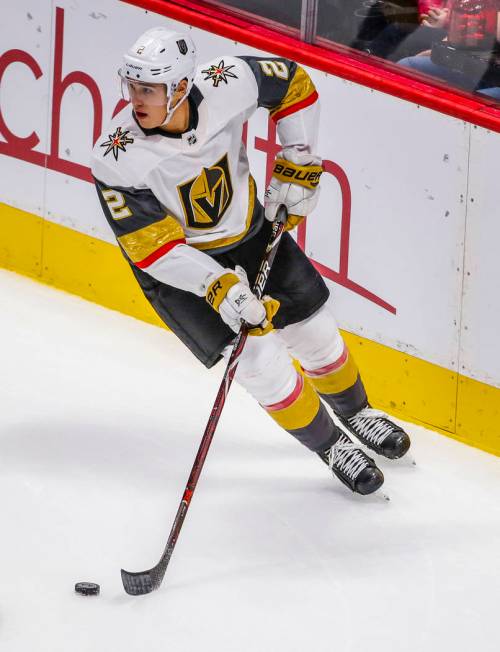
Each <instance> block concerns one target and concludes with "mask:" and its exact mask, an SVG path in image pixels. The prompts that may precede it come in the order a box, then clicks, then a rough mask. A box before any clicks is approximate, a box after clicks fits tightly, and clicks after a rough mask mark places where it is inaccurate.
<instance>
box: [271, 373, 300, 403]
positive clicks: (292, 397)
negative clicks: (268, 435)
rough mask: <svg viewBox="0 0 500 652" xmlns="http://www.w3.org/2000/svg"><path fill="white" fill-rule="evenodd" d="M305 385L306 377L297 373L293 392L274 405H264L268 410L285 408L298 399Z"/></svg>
mask: <svg viewBox="0 0 500 652" xmlns="http://www.w3.org/2000/svg"><path fill="white" fill-rule="evenodd" d="M303 387H304V379H303V378H302V376H301V375H300V374H297V382H296V384H295V388H294V390H293V392H292V393H291V394H289V395H288V396H287V397H286V398H284V399H283V400H282V401H278V403H273V404H272V405H264V406H263V407H264V409H265V410H267V411H268V412H274V411H275V410H283V409H284V408H287V407H288V406H289V405H291V404H292V403H294V402H295V401H296V400H297V399H298V397H299V396H300V393H301V391H302V388H303Z"/></svg>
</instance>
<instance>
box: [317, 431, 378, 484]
mask: <svg viewBox="0 0 500 652" xmlns="http://www.w3.org/2000/svg"><path fill="white" fill-rule="evenodd" d="M338 432H339V438H338V439H337V441H336V442H335V443H334V444H333V446H331V447H330V448H327V449H326V450H325V451H323V452H322V453H318V455H319V456H320V457H321V459H322V460H323V462H325V464H328V466H329V468H330V469H331V470H332V472H333V474H334V475H336V476H337V478H338V479H339V480H340V481H341V482H343V483H344V484H345V485H346V486H347V487H349V489H350V490H351V491H354V492H356V493H358V494H362V495H367V494H371V493H373V492H374V491H377V489H379V488H380V487H381V486H382V484H383V483H384V475H383V473H382V471H381V470H380V469H379V468H377V465H376V464H375V462H374V461H373V460H372V458H371V457H368V455H366V454H365V453H364V452H363V451H362V450H361V449H359V448H356V446H355V444H353V442H352V441H351V440H350V439H349V437H348V436H347V435H346V434H344V433H343V432H341V431H340V430H339V431H338Z"/></svg>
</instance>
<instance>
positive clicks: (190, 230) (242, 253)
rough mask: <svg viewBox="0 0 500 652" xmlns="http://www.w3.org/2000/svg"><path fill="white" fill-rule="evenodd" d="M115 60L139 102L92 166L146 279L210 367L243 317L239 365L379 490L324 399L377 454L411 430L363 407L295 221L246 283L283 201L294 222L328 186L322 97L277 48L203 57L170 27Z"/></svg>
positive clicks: (327, 458) (341, 474) (135, 267)
mask: <svg viewBox="0 0 500 652" xmlns="http://www.w3.org/2000/svg"><path fill="white" fill-rule="evenodd" d="M119 74H120V77H121V83H122V89H123V93H124V97H125V98H126V99H129V100H130V105H129V106H127V107H126V108H125V109H123V111H121V112H120V113H119V114H118V115H117V116H116V117H115V118H114V120H113V121H112V123H111V125H110V126H109V128H108V129H107V130H106V132H105V134H104V135H103V137H102V138H101V139H100V140H99V141H98V142H97V144H96V146H95V148H94V151H93V164H92V172H93V175H94V178H95V183H96V186H97V191H98V195H99V199H100V202H101V205H102V208H103V211H104V214H105V216H106V218H107V220H108V222H109V224H110V226H111V228H112V229H113V231H114V233H115V235H116V238H117V240H118V244H119V245H120V248H121V251H122V253H123V255H124V256H125V258H126V259H127V261H128V262H129V263H130V266H131V268H132V271H133V273H134V275H135V277H136V279H137V281H138V283H139V284H140V286H141V288H142V290H143V292H144V294H145V295H146V297H147V298H148V300H149V301H150V302H151V304H152V306H153V307H154V308H155V310H156V312H157V313H158V314H159V316H160V317H161V318H162V320H163V321H164V322H165V324H167V325H168V326H169V327H170V329H171V330H172V331H173V332H174V333H175V334H176V335H177V336H178V337H179V338H180V339H181V340H182V342H184V344H185V345H186V346H188V348H189V349H190V350H191V351H192V352H193V353H194V354H195V355H196V356H197V357H198V358H199V359H200V360H201V362H203V363H204V364H205V365H206V366H207V367H211V366H212V365H214V364H215V363H216V362H217V361H218V360H219V359H220V358H221V357H223V356H225V357H226V358H227V357H228V356H229V354H230V351H231V342H232V340H233V339H234V337H235V333H236V332H238V330H239V328H240V326H241V324H242V323H243V322H245V323H246V324H248V325H250V326H251V327H252V329H251V330H250V333H251V335H252V337H249V338H248V339H247V343H246V345H245V348H244V350H243V353H242V355H241V358H240V361H239V366H238V370H237V374H236V380H237V381H238V382H239V383H240V384H241V385H242V386H243V387H244V388H245V389H246V390H247V391H248V392H249V393H250V394H251V395H252V396H253V397H254V398H255V399H256V400H257V401H258V402H259V404H260V405H261V406H262V408H263V409H264V410H265V411H266V412H267V413H268V414H269V416H270V417H271V418H272V419H274V420H275V422H276V423H277V424H279V425H280V426H281V427H282V428H284V429H285V430H287V431H288V432H289V433H290V434H292V435H293V436H294V437H295V438H296V439H298V441H300V442H301V443H302V444H304V445H305V446H307V447H308V448H309V449H310V450H311V451H313V452H315V453H317V454H318V455H319V457H320V458H321V459H322V460H323V461H324V462H325V463H326V464H328V465H329V467H330V468H331V470H332V471H333V473H334V474H335V475H336V476H337V477H338V478H339V479H340V480H341V481H342V482H343V483H344V484H346V485H347V486H348V487H349V488H350V489H351V490H352V491H355V492H357V493H360V494H370V493H372V492H374V491H376V490H377V489H378V488H379V487H380V486H381V485H382V483H383V481H384V478H383V475H382V472H381V471H380V470H379V469H378V467H377V466H376V464H375V462H374V461H373V459H372V458H371V457H369V456H368V455H366V453H365V452H364V451H363V450H362V449H360V448H359V447H358V446H359V445H355V444H354V443H353V442H352V441H351V439H350V438H349V437H348V436H347V434H346V433H345V431H343V430H340V429H339V428H338V427H337V426H336V425H335V423H334V421H333V420H332V417H331V416H330V414H329V412H328V411H327V409H326V407H325V403H326V404H327V405H329V406H330V408H332V409H333V411H334V412H335V413H336V415H337V416H338V418H339V419H340V421H341V423H342V424H343V425H344V428H345V430H346V431H347V432H350V433H352V435H354V436H355V437H356V438H357V439H358V440H359V441H361V442H362V443H363V444H364V445H366V446H367V447H369V448H371V449H372V450H373V451H375V452H376V453H378V454H380V455H384V456H385V457H388V458H391V459H395V458H399V457H401V456H402V455H404V454H405V453H406V451H407V450H408V448H409V446H410V441H409V438H408V436H407V434H406V433H405V432H404V431H403V430H402V429H401V428H399V427H398V426H396V425H395V424H394V423H392V422H391V421H390V420H389V419H388V418H387V416H386V415H385V414H383V413H381V412H378V411H376V410H373V409H372V408H371V407H370V406H369V403H368V400H367V397H366V393H365V389H364V387H363V383H362V381H361V378H360V375H359V372H358V369H357V367H356V364H355V362H354V360H353V358H352V356H351V354H350V353H349V351H348V349H347V347H346V345H345V342H344V341H343V339H342V337H341V335H340V333H339V330H338V327H337V324H336V322H335V319H334V317H333V316H332V314H331V312H330V309H329V307H327V305H326V301H327V299H328V296H329V291H328V289H327V287H326V285H325V283H324V281H323V279H322V277H321V276H320V274H319V273H318V272H317V271H316V270H315V268H314V267H313V266H312V264H311V263H310V261H309V260H308V258H307V257H306V256H305V254H304V253H303V252H302V251H301V250H300V249H299V247H298V246H297V244H296V243H295V241H294V239H293V238H292V237H291V236H290V234H289V233H284V234H283V237H282V239H281V242H280V245H279V249H278V253H277V256H276V258H275V262H274V265H273V268H272V271H271V274H270V277H269V281H268V284H267V286H266V292H268V294H269V296H266V297H264V298H263V299H262V300H258V299H257V297H256V296H255V295H253V293H252V291H251V289H250V287H251V285H252V283H253V282H254V280H255V277H256V274H257V270H258V266H259V263H260V261H261V259H262V255H263V251H264V249H265V246H266V243H267V240H268V238H269V234H270V230H271V222H272V221H273V220H274V219H275V218H276V214H277V210H278V207H279V206H280V205H281V204H284V205H285V206H286V208H287V210H288V221H287V224H286V229H287V230H290V229H293V228H294V227H295V226H296V225H297V224H298V223H299V222H300V221H301V220H302V219H304V217H305V216H307V215H309V214H310V213H311V212H312V211H313V209H314V207H315V205H316V203H317V200H318V183H319V180H320V176H321V172H322V168H321V159H320V158H319V156H318V155H317V153H316V137H317V129H318V118H319V103H318V94H317V92H316V90H315V87H314V85H313V83H312V81H311V79H310V77H309V76H308V74H307V73H306V72H305V70H304V69H303V68H301V67H300V66H299V65H297V64H296V63H294V62H293V61H289V60H286V59H281V58H269V57H256V56H247V57H232V56H222V57H220V56H219V57H216V58H214V59H213V60H212V61H209V62H208V63H205V64H203V65H201V66H199V67H196V53H195V46H194V44H193V42H192V40H191V38H190V37H189V36H188V35H185V34H181V33H176V32H172V31H169V30H167V29H164V28H161V27H160V28H154V29H150V30H148V31H147V32H145V33H144V34H143V35H142V36H140V37H139V39H138V40H137V41H136V43H134V45H133V46H132V47H131V48H130V49H129V50H128V52H126V54H125V55H124V60H123V66H122V68H121V69H120V71H119ZM258 107H265V108H266V109H268V110H269V112H270V114H271V117H272V119H273V120H274V121H275V122H276V124H277V131H278V136H279V139H280V142H281V145H282V148H283V149H282V151H281V152H280V153H279V154H278V156H277V159H276V161H275V165H274V172H273V177H272V180H271V183H270V185H269V187H268V189H267V191H266V194H265V209H264V208H263V207H262V205H261V204H260V203H259V200H258V199H257V193H256V187H255V182H254V180H253V178H252V176H251V174H250V171H249V166H248V159H247V155H246V151H245V148H244V146H243V143H242V130H243V125H244V123H245V122H246V121H247V120H248V119H249V117H250V116H251V115H252V113H253V112H254V111H255V110H256V109H257V108H258ZM293 359H295V360H297V361H298V363H300V367H301V371H300V372H298V371H297V369H296V367H295V366H294V364H293Z"/></svg>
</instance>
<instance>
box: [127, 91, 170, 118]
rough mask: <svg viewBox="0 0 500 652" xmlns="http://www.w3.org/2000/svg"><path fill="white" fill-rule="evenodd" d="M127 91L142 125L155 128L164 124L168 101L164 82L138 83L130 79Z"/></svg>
mask: <svg viewBox="0 0 500 652" xmlns="http://www.w3.org/2000/svg"><path fill="white" fill-rule="evenodd" d="M127 91H128V96H129V99H130V101H131V102H132V106H133V107H134V113H135V116H136V118H137V121H138V122H139V124H140V125H141V127H143V128H144V129H154V128H156V127H159V126H160V125H162V124H163V122H164V120H165V118H166V114H167V101H168V100H167V91H166V88H165V85H164V84H138V83H136V82H131V81H128V82H127Z"/></svg>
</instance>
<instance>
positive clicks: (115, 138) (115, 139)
mask: <svg viewBox="0 0 500 652" xmlns="http://www.w3.org/2000/svg"><path fill="white" fill-rule="evenodd" d="M129 133H130V132H129V131H122V128H121V127H117V129H116V131H115V133H114V134H108V140H106V141H105V142H104V143H102V144H101V147H106V148H107V149H106V151H105V152H104V154H103V156H107V155H108V154H109V153H110V152H113V156H114V157H115V161H117V160H118V153H119V152H126V151H127V150H126V147H125V146H126V145H131V144H132V143H133V142H134V139H133V138H132V136H128V134H129Z"/></svg>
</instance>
